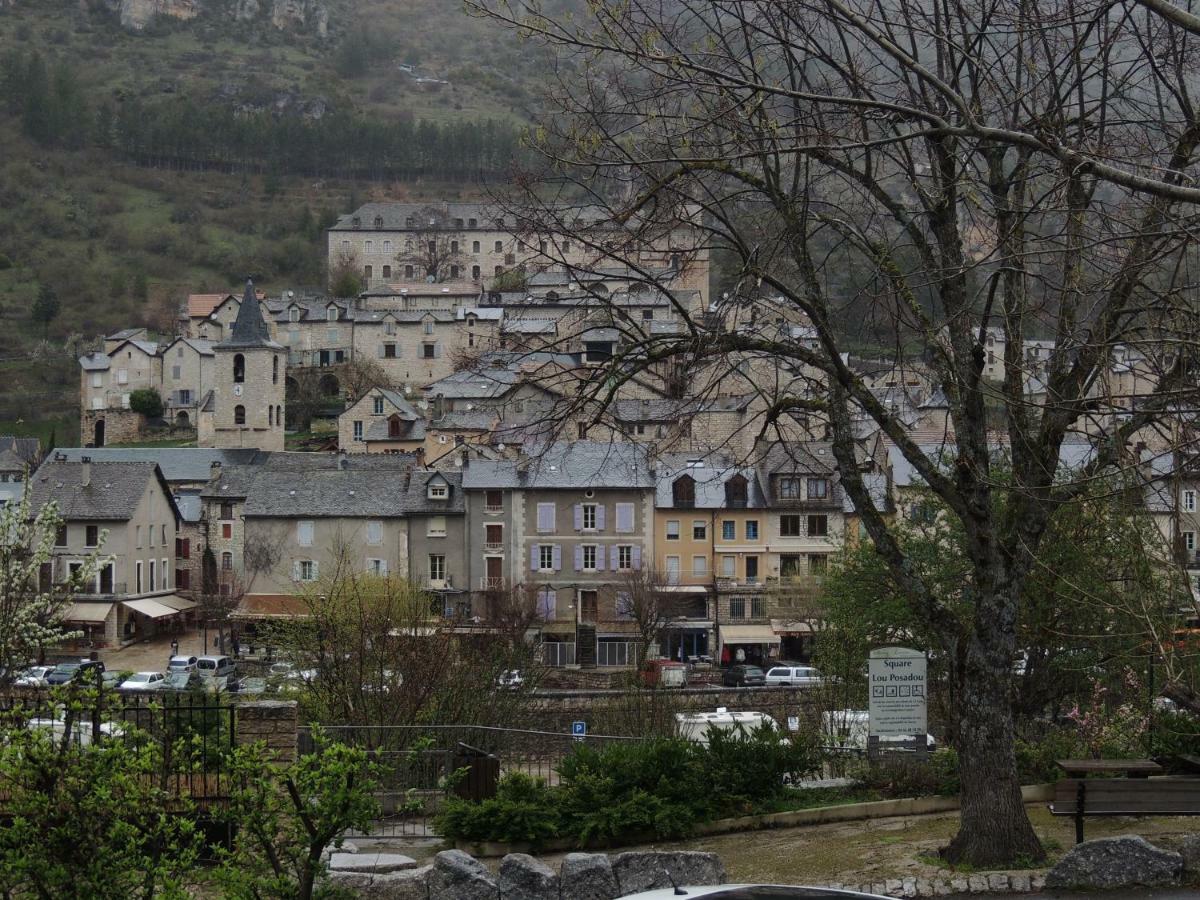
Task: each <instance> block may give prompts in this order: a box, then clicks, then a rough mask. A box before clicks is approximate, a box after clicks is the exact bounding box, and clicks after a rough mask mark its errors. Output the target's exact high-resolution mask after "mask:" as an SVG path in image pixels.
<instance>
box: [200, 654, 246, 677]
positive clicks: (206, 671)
mask: <svg viewBox="0 0 1200 900" xmlns="http://www.w3.org/2000/svg"><path fill="white" fill-rule="evenodd" d="M196 671H197V672H199V673H200V675H201V676H202V677H204V678H228V677H229V676H230V675H232V674H233V673H234V672H236V671H237V665H236V664H235V663H234V661H233V660H232V659H230V658H229V657H228V656H201V657H198V658H197V659H196Z"/></svg>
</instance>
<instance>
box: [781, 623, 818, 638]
mask: <svg viewBox="0 0 1200 900" xmlns="http://www.w3.org/2000/svg"><path fill="white" fill-rule="evenodd" d="M771 630H772V631H774V632H775V633H776V634H778V635H780V636H781V637H801V636H803V637H808V635H810V634H816V633H817V629H815V628H813V626H812V623H811V622H806V621H803V620H799V621H795V620H791V619H772V620H771Z"/></svg>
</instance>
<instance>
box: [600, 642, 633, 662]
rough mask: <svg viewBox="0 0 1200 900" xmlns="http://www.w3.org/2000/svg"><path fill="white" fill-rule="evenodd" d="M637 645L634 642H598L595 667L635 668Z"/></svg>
mask: <svg viewBox="0 0 1200 900" xmlns="http://www.w3.org/2000/svg"><path fill="white" fill-rule="evenodd" d="M637 650H638V645H637V643H636V642H634V641H598V642H597V643H596V665H598V666H609V667H624V666H636V665H637V661H638V653H637Z"/></svg>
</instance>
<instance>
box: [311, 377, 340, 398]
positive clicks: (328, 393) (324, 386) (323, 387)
mask: <svg viewBox="0 0 1200 900" xmlns="http://www.w3.org/2000/svg"><path fill="white" fill-rule="evenodd" d="M317 387H318V388H320V391H321V395H322V396H323V397H337V396H338V395H339V394H341V392H342V386H341V384H340V383H339V382H338V380H337V376H336V375H333V374H331V373H329V372H326V373H325V374H324V375H322V376H321V380H320V381H319V382H318V383H317Z"/></svg>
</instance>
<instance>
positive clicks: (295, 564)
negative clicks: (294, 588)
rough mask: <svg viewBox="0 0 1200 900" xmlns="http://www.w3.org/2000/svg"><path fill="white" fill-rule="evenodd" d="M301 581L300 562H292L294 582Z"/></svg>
mask: <svg viewBox="0 0 1200 900" xmlns="http://www.w3.org/2000/svg"><path fill="white" fill-rule="evenodd" d="M299 580H300V560H298V559H296V560H292V581H299Z"/></svg>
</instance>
